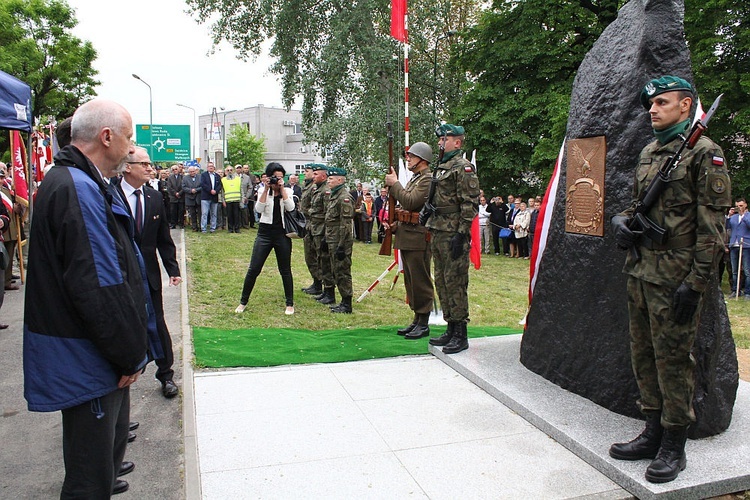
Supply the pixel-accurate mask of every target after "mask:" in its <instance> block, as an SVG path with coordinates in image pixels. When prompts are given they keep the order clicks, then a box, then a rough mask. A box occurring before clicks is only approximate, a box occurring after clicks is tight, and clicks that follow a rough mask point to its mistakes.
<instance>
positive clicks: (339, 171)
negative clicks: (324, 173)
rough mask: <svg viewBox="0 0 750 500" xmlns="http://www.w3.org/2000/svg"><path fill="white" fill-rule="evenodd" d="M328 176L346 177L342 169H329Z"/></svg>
mask: <svg viewBox="0 0 750 500" xmlns="http://www.w3.org/2000/svg"><path fill="white" fill-rule="evenodd" d="M328 175H340V176H342V177H346V170H344V169H343V168H336V167H329V168H328Z"/></svg>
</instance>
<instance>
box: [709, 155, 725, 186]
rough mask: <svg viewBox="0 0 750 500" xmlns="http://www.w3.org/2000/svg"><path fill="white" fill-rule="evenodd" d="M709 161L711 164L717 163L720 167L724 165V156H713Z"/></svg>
mask: <svg viewBox="0 0 750 500" xmlns="http://www.w3.org/2000/svg"><path fill="white" fill-rule="evenodd" d="M711 163H712V164H713V165H718V166H719V167H722V166H724V158H722V157H721V156H714V157H713V158H711ZM717 192H718V191H717Z"/></svg>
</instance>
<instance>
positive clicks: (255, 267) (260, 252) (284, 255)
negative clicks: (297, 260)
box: [240, 224, 294, 306]
mask: <svg viewBox="0 0 750 500" xmlns="http://www.w3.org/2000/svg"><path fill="white" fill-rule="evenodd" d="M271 249H273V251H274V253H275V254H276V263H277V264H278V267H279V274H281V282H282V283H283V285H284V297H285V298H286V305H287V306H293V305H294V282H293V281H292V240H291V239H289V238H287V236H286V232H285V230H284V228H283V227H282V226H281V224H279V225H275V224H260V225H259V228H258V236H257V237H256V238H255V245H253V255H252V257H250V267H248V269H247V274H246V275H245V284H244V285H243V286H242V298H240V304H242V305H247V302H248V300H250V294H251V293H252V291H253V288H254V287H255V280H256V279H257V278H258V275H259V274H260V271H261V270H262V269H263V265H264V264H265V263H266V259H268V256H269V255H270V254H271Z"/></svg>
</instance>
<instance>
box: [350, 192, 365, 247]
mask: <svg viewBox="0 0 750 500" xmlns="http://www.w3.org/2000/svg"><path fill="white" fill-rule="evenodd" d="M363 194H364V193H363V192H362V183H361V182H358V183H357V189H352V190H351V191H349V196H351V199H352V203H353V204H354V209H355V210H359V207H360V205H361V204H362V200H363V199H364V198H363ZM361 227H362V221H360V220H359V219H358V218H357V217H355V218H354V239H355V240H357V241H360V238H361V235H360V229H361Z"/></svg>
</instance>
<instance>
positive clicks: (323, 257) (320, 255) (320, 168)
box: [305, 163, 336, 304]
mask: <svg viewBox="0 0 750 500" xmlns="http://www.w3.org/2000/svg"><path fill="white" fill-rule="evenodd" d="M327 182H328V167H326V166H325V165H321V164H319V163H316V164H313V184H314V188H312V189H314V191H313V192H312V194H311V196H310V212H309V213H310V217H309V218H308V219H307V224H308V234H309V235H310V237H311V239H312V243H311V248H310V252H311V253H314V254H315V261H316V262H317V267H318V269H319V270H320V281H321V286H322V289H323V290H322V292H318V293H319V295H316V296H315V299H316V300H317V301H318V302H320V303H321V304H333V303H334V302H336V298H335V297H334V291H333V290H334V285H333V271H332V270H331V255H330V253H329V251H328V243H326V207H327V205H328V186H327ZM305 259H307V254H305ZM311 271H312V268H311ZM313 276H315V275H313ZM313 285H314V283H313Z"/></svg>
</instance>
